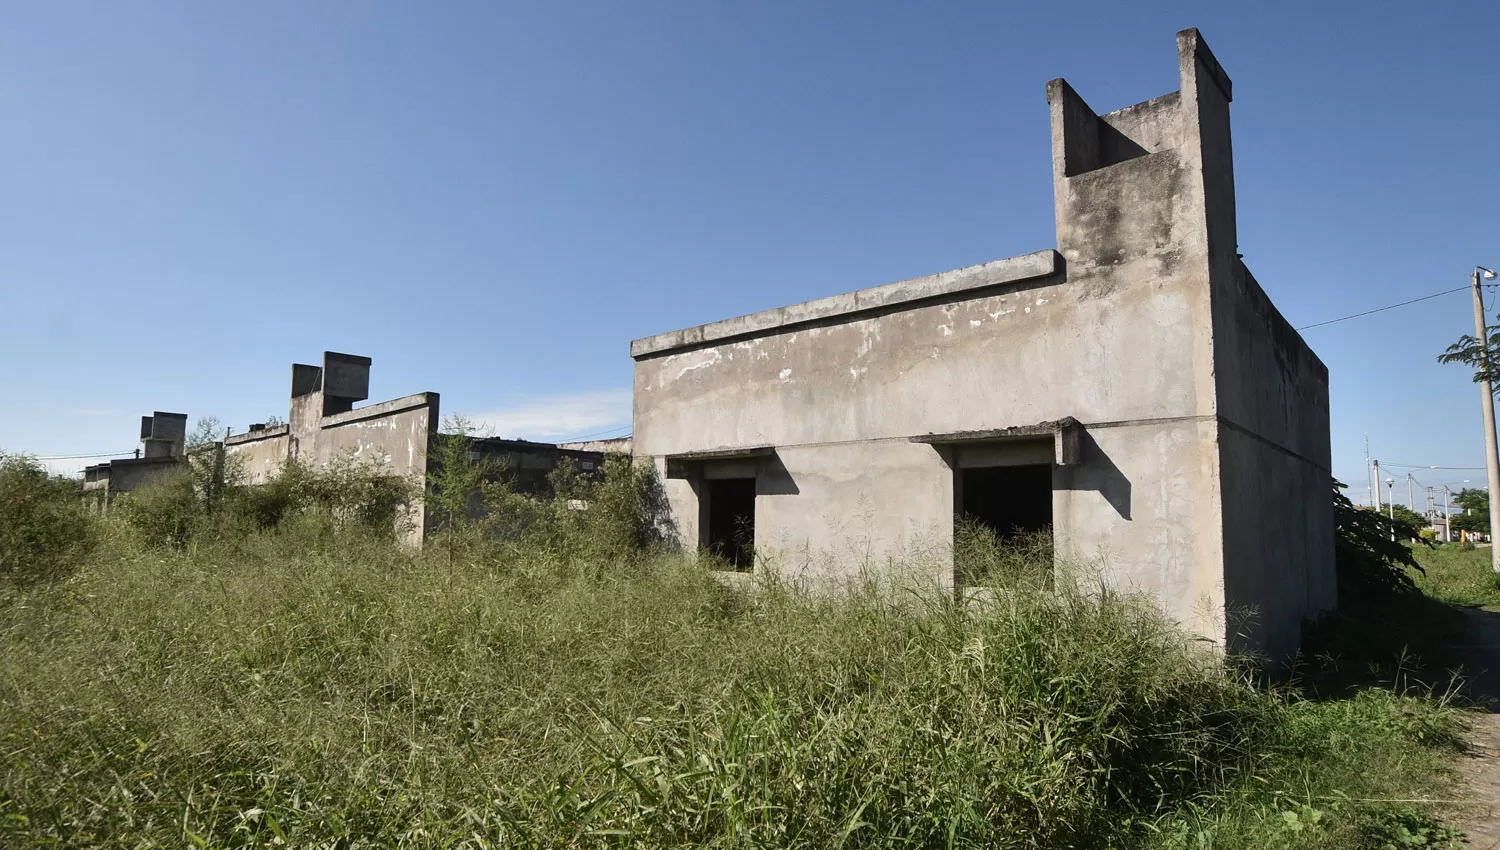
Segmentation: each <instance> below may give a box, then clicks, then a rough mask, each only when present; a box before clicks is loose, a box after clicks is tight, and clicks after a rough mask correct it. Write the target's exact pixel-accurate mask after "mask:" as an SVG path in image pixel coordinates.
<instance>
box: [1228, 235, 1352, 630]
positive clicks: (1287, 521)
mask: <svg viewBox="0 0 1500 850" xmlns="http://www.w3.org/2000/svg"><path fill="white" fill-rule="evenodd" d="M1236 266H1237V268H1236V271H1237V272H1238V273H1237V274H1235V275H1234V276H1233V277H1231V278H1229V279H1228V280H1227V281H1225V282H1224V284H1223V285H1216V286H1215V290H1214V343H1215V346H1214V353H1215V360H1216V363H1217V369H1216V372H1217V379H1218V382H1219V415H1220V420H1221V423H1222V424H1221V428H1220V447H1221V473H1220V475H1221V482H1222V488H1223V501H1224V516H1225V575H1226V588H1225V593H1226V604H1227V605H1228V606H1229V608H1230V609H1231V611H1233V612H1241V613H1246V612H1248V613H1251V614H1253V617H1252V618H1251V619H1249V620H1247V621H1245V622H1244V623H1243V624H1242V625H1241V627H1240V628H1241V630H1242V631H1243V632H1244V633H1245V634H1246V636H1247V643H1249V644H1251V645H1256V646H1261V647H1265V648H1266V649H1267V650H1268V651H1269V652H1272V653H1275V654H1286V653H1288V652H1290V651H1291V650H1292V649H1294V648H1295V647H1296V645H1297V641H1298V638H1299V637H1300V619H1301V618H1302V617H1305V616H1313V615H1315V614H1316V613H1317V612H1319V611H1325V610H1330V609H1332V608H1333V607H1334V605H1335V603H1336V601H1337V595H1338V594H1337V586H1336V583H1335V579H1334V570H1333V568H1332V561H1331V558H1332V552H1333V534H1334V525H1333V503H1332V499H1331V497H1330V492H1331V490H1332V486H1333V477H1332V473H1331V471H1330V469H1331V454H1332V449H1331V446H1330V444H1329V427H1328V369H1327V367H1325V366H1324V365H1323V363H1322V362H1321V361H1320V360H1318V358H1317V357H1316V356H1315V355H1313V353H1312V352H1311V351H1310V350H1309V349H1308V348H1307V346H1306V344H1304V343H1303V341H1302V339H1301V337H1300V336H1298V335H1297V333H1296V331H1294V330H1292V328H1291V326H1290V325H1289V324H1288V323H1287V321H1286V320H1285V319H1284V318H1282V316H1281V314H1280V313H1279V312H1277V310H1276V308H1275V307H1274V306H1272V304H1271V302H1270V299H1268V298H1267V297H1266V295H1265V292H1264V291H1262V290H1261V288H1260V285H1259V284H1258V283H1256V281H1255V278H1254V277H1253V276H1252V275H1251V274H1250V273H1249V271H1248V270H1247V269H1245V268H1244V267H1243V265H1240V264H1238V263H1236ZM1217 283H1219V281H1218V280H1216V284H1217Z"/></svg>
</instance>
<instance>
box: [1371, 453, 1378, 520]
mask: <svg viewBox="0 0 1500 850" xmlns="http://www.w3.org/2000/svg"><path fill="white" fill-rule="evenodd" d="M1370 465H1371V466H1372V467H1373V468H1374V470H1375V474H1374V475H1373V476H1371V480H1373V481H1374V482H1375V501H1374V503H1373V505H1372V506H1373V507H1374V508H1375V513H1377V514H1378V513H1380V461H1378V460H1372V461H1370Z"/></svg>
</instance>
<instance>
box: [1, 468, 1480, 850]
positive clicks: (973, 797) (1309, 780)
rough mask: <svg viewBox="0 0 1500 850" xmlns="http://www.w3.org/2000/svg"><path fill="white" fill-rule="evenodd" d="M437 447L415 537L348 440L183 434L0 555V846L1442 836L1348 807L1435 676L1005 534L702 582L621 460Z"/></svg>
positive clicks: (1433, 719) (1386, 807)
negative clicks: (241, 478)
mask: <svg viewBox="0 0 1500 850" xmlns="http://www.w3.org/2000/svg"><path fill="white" fill-rule="evenodd" d="M455 445H458V446H460V448H461V447H462V443H461V442H458V441H455ZM445 457H446V456H445ZM460 457H461V458H463V460H459V458H460ZM471 459H472V455H471V453H470V452H468V451H467V450H462V451H459V450H455V451H454V452H453V455H452V458H451V459H450V460H449V466H448V467H447V468H446V469H444V468H443V466H442V464H439V465H438V466H437V468H436V469H435V470H434V473H433V480H430V481H429V482H428V489H427V504H428V506H429V510H433V511H436V512H437V518H438V523H437V525H436V528H437V530H438V531H437V534H436V537H437V539H438V541H440V543H439V545H435V546H429V547H427V548H426V549H421V548H415V547H409V546H403V545H399V544H398V543H397V542H396V540H395V539H394V536H393V535H392V534H391V533H390V531H389V528H390V526H389V525H388V520H389V519H390V516H391V512H392V511H395V510H399V506H400V505H401V504H402V501H401V500H398V499H397V498H396V495H397V494H399V495H400V497H401V499H402V500H404V499H408V498H410V491H407V490H400V491H397V490H392V489H388V486H389V485H388V484H387V483H385V480H386V478H388V476H382V475H381V474H380V471H379V470H378V469H374V468H369V469H366V468H356V467H348V468H344V469H338V468H335V469H334V470H330V471H326V472H316V473H315V472H313V471H310V470H306V469H303V468H301V467H297V466H288V467H287V468H286V469H285V470H283V475H282V476H281V477H280V478H278V479H277V480H276V481H275V482H274V483H273V484H271V485H267V486H263V487H261V488H258V489H248V488H242V487H240V486H239V485H237V484H233V483H230V481H231V480H232V479H231V476H232V474H233V470H228V471H226V470H225V469H224V464H223V463H222V462H217V465H213V463H214V462H213V461H212V458H211V457H210V462H211V463H210V465H209V466H207V467H206V468H207V469H209V470H210V471H211V475H210V477H209V479H208V481H209V483H210V484H213V485H215V486H217V487H218V489H217V490H216V491H213V492H212V495H208V493H209V490H208V489H206V485H205V483H204V479H203V478H202V477H199V478H197V479H195V478H194V477H193V475H194V473H195V471H197V472H201V471H202V469H203V468H204V467H196V466H190V467H189V469H188V470H186V471H185V474H184V476H183V477H182V478H181V479H180V480H164V481H162V482H160V484H159V485H158V486H157V487H154V488H148V489H147V490H146V491H142V493H140V494H137V495H136V496H132V497H131V498H130V499H127V500H124V502H123V503H122V508H123V509H122V510H119V511H117V512H116V513H115V515H114V516H115V518H116V519H117V521H118V523H119V524H121V525H122V526H123V527H125V528H128V529H130V530H131V534H130V535H129V537H128V539H127V537H126V536H122V535H104V537H103V543H102V544H101V545H100V546H99V547H98V548H96V549H95V550H94V551H93V552H92V553H91V554H89V555H88V556H87V557H86V558H84V561H83V565H82V567H81V568H80V569H79V570H77V571H76V572H75V573H74V574H72V575H71V576H69V577H67V578H66V579H65V580H62V581H53V582H34V583H31V584H26V585H21V584H12V585H9V586H7V587H6V588H5V592H3V593H0V745H3V747H4V750H3V752H4V758H3V759H0V845H5V846H97V847H138V846H162V845H182V846H187V845H197V846H203V847H252V846H268V845H270V846H288V847H302V846H339V847H473V848H489V847H522V848H524V847H534V848H543V847H549V848H550V847H560V846H579V847H601V848H604V847H642V848H645V847H651V848H657V847H684V848H686V847H702V846H716V847H773V846H774V847H792V848H799V847H800V848H813V847H836V846H837V847H866V848H886V847H891V848H894V847H975V848H977V847H1001V848H1004V847H1017V848H1019V847H1058V848H1062V847H1104V846H1138V847H1147V848H1150V847H1157V848H1204V847H1219V848H1251V847H1254V848H1260V847H1288V848H1296V847H1349V848H1355V847H1369V846H1383V845H1385V844H1391V845H1392V846H1395V844H1396V843H1397V842H1401V843H1402V846H1422V845H1427V846H1442V844H1443V843H1444V842H1449V841H1451V840H1452V839H1453V838H1454V836H1453V834H1452V833H1451V831H1448V830H1446V829H1445V828H1444V827H1442V826H1441V825H1440V824H1439V823H1438V821H1437V820H1436V819H1435V816H1434V812H1435V809H1434V806H1432V805H1427V804H1422V803H1415V804H1413V803H1401V804H1399V805H1393V804H1391V803H1388V802H1382V801H1388V800H1408V801H1409V800H1423V799H1429V798H1430V797H1431V796H1432V789H1433V788H1434V787H1441V786H1442V784H1443V782H1444V777H1445V770H1446V765H1447V763H1448V761H1449V760H1450V759H1451V757H1452V755H1453V753H1454V751H1455V748H1456V747H1457V746H1458V743H1457V729H1458V720H1457V716H1456V713H1455V711H1454V709H1453V708H1452V706H1451V705H1449V704H1448V703H1447V702H1446V701H1445V700H1444V699H1443V698H1441V697H1438V698H1432V697H1431V696H1430V695H1425V694H1421V693H1409V692H1405V691H1401V690H1391V689H1384V690H1382V689H1375V690H1365V691H1361V692H1359V693H1357V694H1356V695H1354V696H1353V697H1352V698H1348V699H1341V700H1329V701H1316V700H1308V699H1306V698H1304V697H1303V696H1302V695H1301V693H1300V692H1298V691H1296V690H1294V689H1292V688H1290V687H1274V686H1270V685H1267V684H1266V683H1264V682H1263V681H1261V680H1259V679H1257V678H1254V677H1252V676H1251V675H1250V674H1248V673H1247V672H1245V668H1242V667H1240V666H1238V665H1235V664H1226V663H1225V662H1224V659H1223V658H1222V657H1221V656H1219V655H1216V654H1215V653H1213V652H1212V651H1209V650H1207V649H1206V648H1205V647H1204V646H1203V645H1202V644H1201V643H1200V642H1199V641H1198V640H1197V639H1195V638H1193V637H1191V636H1190V635H1188V634H1186V633H1184V632H1183V631H1181V630H1180V629H1179V628H1178V627H1177V626H1176V625H1174V624H1173V623H1171V622H1169V621H1167V620H1166V619H1165V618H1164V617H1163V616H1162V615H1161V614H1160V612H1159V610H1158V609H1157V608H1156V606H1155V605H1154V603H1153V602H1152V601H1151V600H1149V599H1143V598H1134V597H1127V596H1121V595H1118V594H1115V593H1112V592H1110V591H1107V590H1102V589H1094V590H1091V591H1083V590H1080V589H1078V588H1077V587H1075V586H1073V584H1072V583H1070V582H1067V581H1062V580H1060V579H1059V577H1060V576H1067V575H1069V574H1071V571H1070V570H1069V569H1067V568H1066V565H1063V568H1058V565H1056V564H1054V562H1053V557H1052V553H1051V547H1050V546H1047V545H1044V542H1043V541H1041V540H1040V539H1038V540H1037V541H1034V545H1032V546H1031V547H1030V548H1027V546H1026V545H1021V546H1017V545H1014V544H1007V545H1002V542H1001V541H999V540H997V539H996V538H995V537H994V536H993V535H987V534H985V533H983V531H982V530H980V529H977V528H976V529H968V530H967V531H966V533H965V534H963V535H960V538H959V541H958V543H959V549H960V551H959V552H958V555H959V562H960V565H961V568H962V569H963V571H964V582H965V584H966V586H969V587H976V586H981V585H982V587H978V589H979V590H982V591H983V592H976V593H975V594H973V595H972V596H971V597H970V598H969V599H968V600H967V601H963V600H955V599H954V598H953V597H952V596H950V595H947V594H945V593H943V592H942V591H941V590H940V589H939V588H937V587H928V586H917V585H901V586H896V585H894V584H892V583H891V582H889V581H887V582H885V583H881V582H877V581H875V580H861V581H852V582H849V583H847V584H845V585H842V586H841V587H839V588H837V589H834V588H820V589H819V590H817V591H809V590H807V589H805V588H802V587H800V586H795V585H791V584H787V583H783V582H781V581H779V580H778V579H777V578H776V577H775V576H774V575H773V574H771V573H770V572H769V571H763V572H760V573H756V574H752V575H751V576H750V577H748V578H749V581H748V582H738V581H736V582H726V581H725V580H724V579H723V577H722V576H721V575H718V574H716V573H714V572H713V571H711V570H710V569H708V568H706V567H705V566H704V564H703V563H702V562H695V561H692V560H690V559H688V558H685V557H682V556H676V555H672V554H670V553H668V552H667V551H666V549H667V548H668V547H665V546H662V545H661V544H662V543H664V542H667V539H668V535H669V534H670V527H669V526H668V525H667V524H666V523H664V522H663V521H662V519H663V516H662V513H661V507H660V506H661V500H660V486H659V484H658V483H657V482H656V481H655V479H654V477H653V476H652V475H651V474H650V472H649V470H642V469H641V468H640V467H637V466H635V465H633V464H631V463H630V461H629V459H628V458H611V459H610V460H609V461H608V462H606V464H605V465H604V469H603V470H602V471H600V472H598V473H597V474H588V475H586V474H584V473H583V472H582V471H581V470H575V469H571V468H568V467H563V468H562V469H560V470H559V471H558V472H557V473H556V474H555V475H554V476H553V478H552V481H551V488H550V491H549V492H547V493H544V494H532V495H523V494H519V493H517V492H516V491H515V490H514V488H512V487H510V486H509V484H508V482H507V480H506V477H505V475H504V471H503V470H496V469H479V470H477V471H478V473H479V474H477V475H475V474H474V473H475V472H476V470H475V469H474V468H471V467H464V466H461V464H463V463H468V462H470V460H471ZM444 476H447V477H444ZM28 486H30V485H28ZM153 500H159V504H158V503H157V502H153ZM74 501H75V502H76V499H74ZM59 504H61V502H59ZM126 506H128V507H126ZM382 529H384V530H382ZM1387 531H1388V530H1387ZM445 539H446V542H447V543H448V545H441V543H442V541H444V540H445ZM143 543H144V544H145V545H142V544H143ZM1371 545H1373V542H1372V544H1371ZM1382 568H1383V567H1382ZM985 582H988V584H985Z"/></svg>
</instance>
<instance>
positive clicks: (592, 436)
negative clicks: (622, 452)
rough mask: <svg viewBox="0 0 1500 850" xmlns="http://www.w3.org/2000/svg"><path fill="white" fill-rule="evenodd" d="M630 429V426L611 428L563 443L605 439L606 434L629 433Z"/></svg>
mask: <svg viewBox="0 0 1500 850" xmlns="http://www.w3.org/2000/svg"><path fill="white" fill-rule="evenodd" d="M630 429H631V426H630V425H621V426H620V427H618V428H611V429H609V430H608V431H598V432H596V433H593V434H584V435H583V436H582V437H573V438H572V439H569V440H563V441H562V442H564V443H581V442H583V441H584V440H591V439H593V438H595V437H603V436H604V435H605V434H615V433H618V432H620V431H629V430H630ZM622 436H628V435H622Z"/></svg>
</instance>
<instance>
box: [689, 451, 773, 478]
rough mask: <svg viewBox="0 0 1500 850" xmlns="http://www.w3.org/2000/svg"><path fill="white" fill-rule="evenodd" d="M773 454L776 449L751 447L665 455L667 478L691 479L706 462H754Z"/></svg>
mask: <svg viewBox="0 0 1500 850" xmlns="http://www.w3.org/2000/svg"><path fill="white" fill-rule="evenodd" d="M774 454H776V449H775V448H773V447H771V446H751V447H748V448H742V449H709V450H707V451H701V452H683V453H682V454H675V455H667V456H666V459H667V477H668V478H678V479H681V478H692V477H693V475H694V473H695V472H697V471H699V470H701V469H702V468H703V467H702V464H703V463H704V462H706V461H714V460H754V459H756V458H762V457H770V456H772V455H774Z"/></svg>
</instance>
